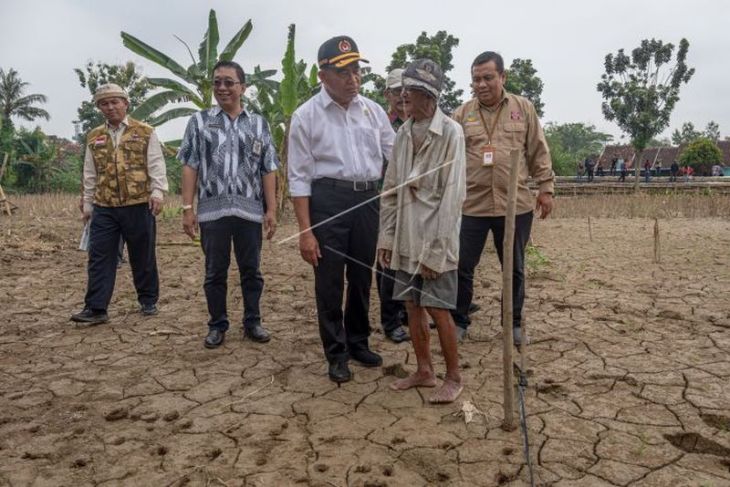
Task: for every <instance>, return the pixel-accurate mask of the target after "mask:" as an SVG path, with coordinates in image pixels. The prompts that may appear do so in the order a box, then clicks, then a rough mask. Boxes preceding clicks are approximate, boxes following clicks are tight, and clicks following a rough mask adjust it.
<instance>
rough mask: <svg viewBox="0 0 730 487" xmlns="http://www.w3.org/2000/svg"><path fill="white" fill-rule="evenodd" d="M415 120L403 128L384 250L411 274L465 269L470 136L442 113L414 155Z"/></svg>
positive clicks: (389, 188)
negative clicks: (462, 247)
mask: <svg viewBox="0 0 730 487" xmlns="http://www.w3.org/2000/svg"><path fill="white" fill-rule="evenodd" d="M412 125H413V119H409V120H408V121H407V122H406V123H405V124H404V125H403V126H402V127H401V128H400V130H398V135H396V139H395V146H394V147H393V158H392V159H391V161H390V164H388V169H387V171H386V172H385V183H384V185H383V193H382V195H381V200H380V235H379V238H378V248H379V249H387V250H392V255H391V262H390V267H391V269H395V270H402V271H405V272H408V273H410V274H416V273H418V272H420V267H421V265H425V266H427V267H429V268H430V269H432V270H434V271H436V272H438V273H442V272H447V271H451V270H455V269H457V268H458V265H459V228H460V227H461V206H462V204H463V203H464V196H465V193H466V187H465V179H466V156H465V152H464V134H463V133H462V131H461V127H460V126H459V124H457V123H456V122H454V121H453V120H451V119H450V118H448V117H447V116H446V115H444V113H443V112H442V111H441V110H440V109H438V108H437V109H436V113H435V114H434V116H433V118H432V119H431V124H430V125H429V127H428V132H427V134H426V139H425V140H424V142H423V144H422V145H421V147H420V148H419V150H418V152H417V153H416V154H415V155H414V154H413V137H412V134H411V127H412Z"/></svg>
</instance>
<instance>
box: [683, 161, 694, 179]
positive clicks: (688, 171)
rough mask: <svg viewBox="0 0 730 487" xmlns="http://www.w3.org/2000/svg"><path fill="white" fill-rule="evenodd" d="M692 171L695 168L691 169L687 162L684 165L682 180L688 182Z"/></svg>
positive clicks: (692, 173)
mask: <svg viewBox="0 0 730 487" xmlns="http://www.w3.org/2000/svg"><path fill="white" fill-rule="evenodd" d="M694 173H695V170H694V169H692V167H691V166H690V165H689V164H687V165H686V166H684V182H685V183H688V182H689V178H690V177H691V176H692V175H694Z"/></svg>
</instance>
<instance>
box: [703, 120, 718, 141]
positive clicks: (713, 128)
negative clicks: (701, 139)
mask: <svg viewBox="0 0 730 487" xmlns="http://www.w3.org/2000/svg"><path fill="white" fill-rule="evenodd" d="M705 137H707V138H708V139H710V140H711V141H713V142H717V141H718V140H720V125H718V123H717V122H715V121H714V120H710V121H709V122H707V127H705Z"/></svg>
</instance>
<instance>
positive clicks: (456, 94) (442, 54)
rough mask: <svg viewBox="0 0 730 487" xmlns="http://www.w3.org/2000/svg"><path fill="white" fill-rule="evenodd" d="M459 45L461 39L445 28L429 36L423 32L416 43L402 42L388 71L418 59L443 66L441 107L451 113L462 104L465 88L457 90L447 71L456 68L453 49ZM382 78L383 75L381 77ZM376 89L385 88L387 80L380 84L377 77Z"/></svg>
mask: <svg viewBox="0 0 730 487" xmlns="http://www.w3.org/2000/svg"><path fill="white" fill-rule="evenodd" d="M458 45H459V39H458V38H456V37H454V36H452V35H451V34H449V33H448V32H446V31H445V30H440V31H438V32H437V33H436V34H435V35H433V36H430V37H429V36H428V34H426V32H421V35H420V36H418V39H416V42H415V43H414V44H402V45H400V46H398V48H397V49H396V50H395V52H394V53H393V56H392V58H391V61H390V64H389V65H388V67H387V68H385V69H386V71H388V72H390V71H392V70H394V69H396V68H405V67H406V66H408V64H410V63H411V62H413V61H415V60H416V59H423V58H427V59H431V60H432V61H434V62H435V63H437V64H438V65H439V66H440V67H441V71H442V72H443V73H444V85H443V90H442V91H441V98H440V100H439V106H440V107H441V109H442V110H443V111H444V112H445V113H447V114H450V113H451V112H453V111H454V110H456V109H457V108H458V107H459V105H461V103H462V101H461V96H462V95H463V94H464V90H455V89H454V86H455V85H456V83H455V82H454V81H453V80H452V79H451V78H449V77H448V75H447V74H446V73H448V72H449V71H451V70H452V69H453V68H454V65H453V64H451V61H452V60H453V58H454V56H453V55H452V54H451V51H452V49H454V47H456V46H458ZM381 79H382V77H381ZM375 81H376V82H375V86H376V89H380V91H381V92H382V89H383V88H385V80H382V85H380V83H379V80H377V78H376V79H375Z"/></svg>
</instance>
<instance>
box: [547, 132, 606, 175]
mask: <svg viewBox="0 0 730 487" xmlns="http://www.w3.org/2000/svg"><path fill="white" fill-rule="evenodd" d="M545 138H546V139H547V141H548V146H549V147H550V156H551V158H552V160H553V170H554V171H555V173H556V174H559V175H562V176H566V175H569V174H573V173H574V171H575V165H576V164H577V163H578V162H579V161H582V160H583V159H585V158H586V157H588V156H595V155H598V154H600V153H601V152H602V151H603V148H604V146H605V145H606V144H607V143H608V142H611V141H612V140H613V136H612V135H610V134H606V133H603V132H598V131H597V130H596V127H595V126H594V125H588V124H584V123H580V122H576V123H564V124H556V123H553V122H549V123H547V124H546V125H545Z"/></svg>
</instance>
